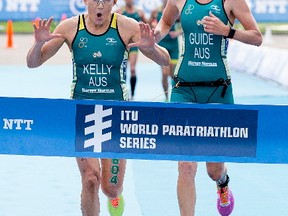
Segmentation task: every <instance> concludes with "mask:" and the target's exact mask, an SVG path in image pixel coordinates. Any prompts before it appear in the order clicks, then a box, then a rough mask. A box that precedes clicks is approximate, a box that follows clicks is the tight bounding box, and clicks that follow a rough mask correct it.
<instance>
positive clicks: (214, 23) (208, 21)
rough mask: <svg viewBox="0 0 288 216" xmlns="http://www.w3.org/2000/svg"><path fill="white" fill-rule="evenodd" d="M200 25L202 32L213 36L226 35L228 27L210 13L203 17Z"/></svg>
mask: <svg viewBox="0 0 288 216" xmlns="http://www.w3.org/2000/svg"><path fill="white" fill-rule="evenodd" d="M202 25H203V27H204V31H205V32H207V33H212V34H215V35H224V36H226V35H228V33H229V30H230V27H229V26H228V25H225V24H224V23H223V22H222V21H221V20H220V19H219V18H218V17H216V16H215V15H214V14H213V13H212V12H211V11H210V12H209V16H205V17H203V19H202Z"/></svg>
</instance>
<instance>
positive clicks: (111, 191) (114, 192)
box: [101, 184, 123, 199]
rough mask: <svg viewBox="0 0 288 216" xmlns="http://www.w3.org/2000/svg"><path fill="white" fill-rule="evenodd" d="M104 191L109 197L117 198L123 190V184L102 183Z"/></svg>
mask: <svg viewBox="0 0 288 216" xmlns="http://www.w3.org/2000/svg"><path fill="white" fill-rule="evenodd" d="M101 186H102V188H101V189H102V192H103V193H104V194H105V195H106V196H107V197H108V198H109V199H115V198H117V197H119V196H120V195H121V193H122V191H123V186H122V185H117V186H114V185H105V184H102V185H101Z"/></svg>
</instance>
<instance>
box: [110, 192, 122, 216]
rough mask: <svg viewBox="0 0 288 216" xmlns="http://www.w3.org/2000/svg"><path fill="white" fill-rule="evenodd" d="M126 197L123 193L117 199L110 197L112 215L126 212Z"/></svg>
mask: <svg viewBox="0 0 288 216" xmlns="http://www.w3.org/2000/svg"><path fill="white" fill-rule="evenodd" d="M124 206H125V203H124V198H123V196H122V195H120V196H119V197H117V198H115V199H108V210H109V213H110V216H122V214H123V212H124Z"/></svg>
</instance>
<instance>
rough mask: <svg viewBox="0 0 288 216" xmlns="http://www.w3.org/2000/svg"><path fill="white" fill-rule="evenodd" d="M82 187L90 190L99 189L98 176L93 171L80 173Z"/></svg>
mask: <svg viewBox="0 0 288 216" xmlns="http://www.w3.org/2000/svg"><path fill="white" fill-rule="evenodd" d="M82 187H83V188H85V189H87V190H88V191H90V192H95V191H98V190H99V187H100V177H99V174H98V173H97V172H95V171H84V172H83V174H82Z"/></svg>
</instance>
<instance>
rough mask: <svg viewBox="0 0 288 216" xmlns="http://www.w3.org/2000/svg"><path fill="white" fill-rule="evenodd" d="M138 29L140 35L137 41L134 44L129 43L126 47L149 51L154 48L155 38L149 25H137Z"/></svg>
mask: <svg viewBox="0 0 288 216" xmlns="http://www.w3.org/2000/svg"><path fill="white" fill-rule="evenodd" d="M139 27H140V35H139V41H137V42H136V43H131V44H129V45H128V47H129V48H131V47H139V48H140V49H141V48H143V49H149V48H152V47H154V45H155V37H154V30H152V29H151V28H150V25H149V24H145V23H143V22H140V23H139Z"/></svg>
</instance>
